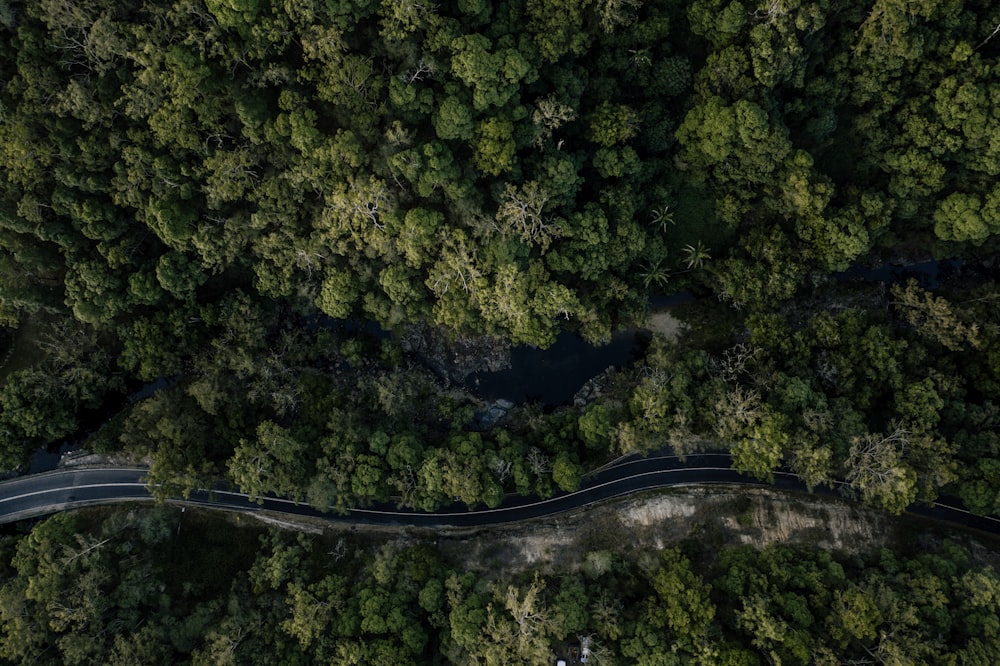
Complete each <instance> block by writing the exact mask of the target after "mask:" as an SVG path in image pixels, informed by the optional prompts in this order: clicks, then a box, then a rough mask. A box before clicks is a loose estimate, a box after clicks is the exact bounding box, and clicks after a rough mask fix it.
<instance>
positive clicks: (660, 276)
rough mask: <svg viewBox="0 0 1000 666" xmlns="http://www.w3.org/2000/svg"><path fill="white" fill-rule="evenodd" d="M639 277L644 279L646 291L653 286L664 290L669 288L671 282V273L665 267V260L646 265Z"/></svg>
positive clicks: (643, 283)
mask: <svg viewBox="0 0 1000 666" xmlns="http://www.w3.org/2000/svg"><path fill="white" fill-rule="evenodd" d="M639 277H641V278H642V286H644V287H645V288H646V289H649V288H650V286H652V285H656V286H657V287H659V288H661V289H662V288H663V287H665V286H667V282H668V281H669V280H670V271H668V270H667V268H666V266H664V265H663V258H660V259H657V260H656V261H651V262H647V263H646V264H644V265H643V266H642V267H641V272H640V273H639Z"/></svg>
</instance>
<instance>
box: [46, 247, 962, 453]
mask: <svg viewBox="0 0 1000 666" xmlns="http://www.w3.org/2000/svg"><path fill="white" fill-rule="evenodd" d="M961 265H962V263H961V262H960V261H954V260H951V261H927V262H922V263H918V264H910V265H907V266H897V265H892V264H883V265H882V266H878V267H875V268H867V267H864V266H852V267H851V268H850V269H848V270H846V271H844V272H842V273H837V274H835V275H834V278H835V279H837V280H840V281H843V282H854V281H860V282H886V283H901V282H906V281H907V280H909V279H910V278H915V279H916V280H917V281H918V282H919V283H920V285H921V286H922V287H924V288H925V289H934V288H936V287H937V286H938V285H939V284H940V283H941V282H943V281H944V280H946V279H947V278H948V277H950V276H952V275H954V274H955V272H956V271H958V270H959V268H960V267H961ZM695 300H697V298H696V296H695V295H694V294H692V293H690V292H681V293H679V294H671V295H666V296H656V297H654V298H653V299H651V300H650V309H651V310H660V309H662V308H665V307H670V306H673V305H680V304H682V303H690V302H692V301H695ZM307 325H308V326H309V327H310V328H316V329H322V328H330V327H338V328H340V329H341V330H343V331H344V332H354V333H364V334H368V335H372V336H374V337H376V338H378V339H381V338H385V337H388V333H386V332H385V331H382V329H381V328H379V327H378V326H377V325H375V324H374V323H371V322H346V323H345V322H343V321H342V320H333V319H330V318H329V317H321V316H317V317H316V318H315V319H313V320H311V321H309V322H308V324H307ZM650 338H651V334H650V332H649V331H646V330H641V329H640V330H632V331H626V332H621V333H616V334H615V335H613V336H612V338H611V342H610V343H608V344H607V345H603V346H601V347H594V346H593V345H590V344H588V343H587V342H585V341H584V340H583V339H582V338H580V337H579V336H577V335H575V334H573V333H564V334H562V335H560V336H559V337H558V338H557V339H556V342H555V344H553V345H552V346H551V347H549V348H548V349H545V350H541V349H537V348H533V347H515V348H514V349H513V350H512V352H511V367H510V368H509V369H507V370H501V371H499V372H479V373H474V374H472V375H470V376H469V377H468V379H467V380H466V381H465V383H464V385H463V386H464V388H465V389H467V390H468V391H469V392H470V393H472V394H473V395H475V396H476V397H478V398H480V399H483V400H486V401H493V400H497V399H500V398H503V399H506V400H510V401H511V402H514V403H526V402H535V403H540V404H542V405H544V406H546V407H555V406H559V405H566V404H570V403H571V402H572V400H573V396H574V395H575V394H576V393H577V391H579V390H580V388H582V387H583V385H584V384H585V383H586V382H587V380H589V379H591V378H592V377H595V376H596V375H598V374H600V373H601V372H603V371H604V370H606V369H607V368H609V367H615V368H623V367H626V366H628V365H629V364H631V363H634V362H635V361H636V360H638V359H641V358H642V357H643V356H644V355H645V352H646V348H647V347H648V345H649V340H650ZM177 379H178V378H176V377H175V378H160V379H157V380H155V381H153V382H149V383H148V384H144V385H141V386H137V387H134V388H133V390H132V391H131V392H130V393H129V394H127V395H118V396H116V397H115V398H113V399H110V400H109V401H108V404H107V405H105V407H104V408H102V409H101V410H99V413H100V414H103V415H104V416H103V418H110V417H111V416H113V415H114V414H115V413H116V412H117V411H118V410H119V409H121V408H122V407H124V406H125V404H126V403H131V402H135V401H137V400H142V399H143V398H147V397H149V396H151V395H152V394H153V393H155V392H156V391H159V390H161V389H163V388H166V387H169V386H171V385H173V384H174V383H175V382H176V381H177ZM99 425H100V422H97V423H95V424H89V423H88V424H87V425H85V427H84V428H83V431H82V432H80V433H76V434H74V435H72V436H71V437H69V438H66V439H64V440H62V441H59V442H54V443H53V444H52V445H51V446H49V447H47V448H46V449H40V450H39V451H36V452H35V453H34V455H32V457H31V461H30V464H29V469H28V471H29V472H30V473H36V472H42V471H46V470H51V469H55V468H56V466H57V465H58V464H59V460H60V458H61V457H62V455H63V454H64V453H67V452H70V451H74V450H76V449H79V448H80V446H81V444H82V442H83V441H84V440H85V439H86V438H87V436H88V435H89V434H90V432H93V430H96V427H97V426H99Z"/></svg>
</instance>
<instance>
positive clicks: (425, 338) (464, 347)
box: [400, 324, 510, 384]
mask: <svg viewBox="0 0 1000 666" xmlns="http://www.w3.org/2000/svg"><path fill="white" fill-rule="evenodd" d="M400 344H401V346H402V347H403V350H404V351H406V352H407V353H410V354H413V355H414V356H416V357H417V358H418V359H419V360H420V361H421V363H423V364H424V365H425V366H427V367H428V368H430V369H431V370H433V371H434V372H435V373H437V374H438V375H439V376H440V377H441V378H442V379H445V380H446V381H447V382H448V383H454V384H461V383H462V382H463V381H464V380H465V378H466V377H468V376H469V375H470V374H472V373H473V372H480V371H482V372H496V371H498V370H504V369H506V368H509V367H510V344H509V343H507V342H505V341H504V340H503V339H502V338H498V337H495V336H492V335H479V336H461V337H457V338H455V337H451V336H450V335H449V334H448V332H446V331H444V329H441V328H437V327H433V326H428V325H425V324H421V325H415V326H410V327H408V328H407V330H406V332H405V333H404V334H403V336H402V338H401V339H400Z"/></svg>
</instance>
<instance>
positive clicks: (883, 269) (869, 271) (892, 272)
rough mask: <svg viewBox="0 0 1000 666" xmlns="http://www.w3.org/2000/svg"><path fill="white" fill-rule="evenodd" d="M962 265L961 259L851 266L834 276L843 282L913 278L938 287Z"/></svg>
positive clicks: (900, 280) (926, 286) (904, 280)
mask: <svg viewBox="0 0 1000 666" xmlns="http://www.w3.org/2000/svg"><path fill="white" fill-rule="evenodd" d="M961 266H962V262H961V261H959V260H946V261H924V262H921V263H919V264H908V265H906V266H898V265H894V264H882V265H881V266H876V267H875V268H866V267H865V266H851V267H850V268H848V269H847V270H846V271H844V272H842V273H834V275H833V277H834V279H835V280H839V281H841V282H885V283H887V284H901V283H905V282H906V281H907V280H910V279H911V278H912V279H915V280H916V281H917V283H918V284H919V285H920V286H921V287H923V288H924V289H937V287H938V286H939V285H940V284H941V283H942V282H944V281H945V280H947V279H948V278H949V277H951V276H953V275H955V273H956V272H958V269H959V268H961Z"/></svg>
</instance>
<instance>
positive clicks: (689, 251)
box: [683, 241, 712, 270]
mask: <svg viewBox="0 0 1000 666" xmlns="http://www.w3.org/2000/svg"><path fill="white" fill-rule="evenodd" d="M683 252H684V264H685V265H686V266H687V267H688V270H691V269H693V268H701V267H702V266H704V265H705V262H706V261H707V260H709V259H711V258H712V255H710V254H709V253H708V248H706V247H705V246H704V245H702V244H701V241H698V245H697V246H695V245H690V244H688V245H685V246H684V250H683Z"/></svg>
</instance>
